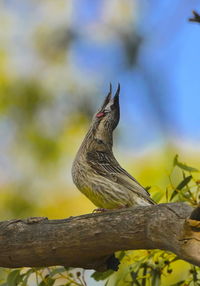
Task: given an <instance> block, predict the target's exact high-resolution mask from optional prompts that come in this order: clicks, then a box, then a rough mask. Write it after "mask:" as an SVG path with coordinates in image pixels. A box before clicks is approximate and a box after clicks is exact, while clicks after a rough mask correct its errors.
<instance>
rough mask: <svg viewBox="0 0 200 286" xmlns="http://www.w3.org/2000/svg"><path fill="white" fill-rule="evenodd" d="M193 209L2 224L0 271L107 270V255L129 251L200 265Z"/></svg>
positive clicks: (180, 206)
mask: <svg viewBox="0 0 200 286" xmlns="http://www.w3.org/2000/svg"><path fill="white" fill-rule="evenodd" d="M192 211H193V208H192V207H190V206H188V205H186V204H184V203H169V204H160V205H154V206H147V207H139V206H137V207H131V208H126V209H120V210H113V211H107V212H104V213H92V214H88V215H82V216H78V217H70V218H68V219H62V220H48V219H47V218H46V219H45V218H44V219H40V218H29V219H23V220H11V221H3V222H0V249H1V251H0V267H10V268H15V267H24V266H29V267H41V266H52V265H63V266H67V267H81V268H89V269H98V270H106V260H107V259H108V257H109V256H110V255H111V254H112V253H114V252H116V251H118V250H131V249H164V250H170V251H172V252H174V253H175V254H177V255H178V257H179V258H181V259H184V260H186V261H189V262H191V263H192V264H194V265H198V266H200V221H198V209H196V210H195V215H194V216H193V217H194V218H192V216H191V218H192V219H189V217H190V215H191V213H192ZM193 213H194V212H193ZM196 219H197V220H196Z"/></svg>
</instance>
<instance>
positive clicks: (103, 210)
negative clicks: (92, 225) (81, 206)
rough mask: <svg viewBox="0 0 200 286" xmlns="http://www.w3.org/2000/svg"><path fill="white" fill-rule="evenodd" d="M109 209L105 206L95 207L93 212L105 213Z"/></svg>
mask: <svg viewBox="0 0 200 286" xmlns="http://www.w3.org/2000/svg"><path fill="white" fill-rule="evenodd" d="M108 210H109V209H105V208H98V209H94V210H93V213H103V212H106V211H108Z"/></svg>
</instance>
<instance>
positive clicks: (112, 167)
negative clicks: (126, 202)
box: [87, 151, 153, 203]
mask: <svg viewBox="0 0 200 286" xmlns="http://www.w3.org/2000/svg"><path fill="white" fill-rule="evenodd" d="M87 163H88V164H89V165H90V166H91V167H92V168H93V169H94V170H95V171H96V172H97V173H98V174H99V175H101V176H103V177H106V178H108V179H110V180H112V181H113V182H115V183H118V184H120V185H122V186H123V187H126V188H127V189H129V190H131V191H133V192H136V193H138V194H139V195H142V196H143V197H145V198H146V199H147V200H149V201H150V202H152V203H153V201H152V200H151V198H150V195H149V193H148V192H147V191H146V190H145V189H144V188H143V187H142V186H141V185H140V183H138V182H137V181H136V179H135V178H133V177H132V176H131V175H130V174H129V173H128V172H127V171H126V170H124V169H123V168H122V167H121V166H120V165H119V163H118V162H117V160H116V159H115V157H114V156H113V154H112V153H111V154H109V153H106V152H101V151H93V152H88V153H87Z"/></svg>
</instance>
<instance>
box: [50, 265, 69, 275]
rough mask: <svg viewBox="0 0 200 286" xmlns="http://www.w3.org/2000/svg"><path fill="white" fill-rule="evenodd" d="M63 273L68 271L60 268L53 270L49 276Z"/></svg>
mask: <svg viewBox="0 0 200 286" xmlns="http://www.w3.org/2000/svg"><path fill="white" fill-rule="evenodd" d="M63 272H66V269H65V268H64V267H58V268H56V269H53V270H52V271H51V273H50V274H49V276H50V277H53V276H54V275H56V274H59V273H63Z"/></svg>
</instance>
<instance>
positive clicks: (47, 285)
mask: <svg viewBox="0 0 200 286" xmlns="http://www.w3.org/2000/svg"><path fill="white" fill-rule="evenodd" d="M54 282H55V280H54V279H52V278H51V277H49V275H47V276H46V277H45V278H44V280H42V281H41V282H40V284H39V286H52V285H53V284H54Z"/></svg>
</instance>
